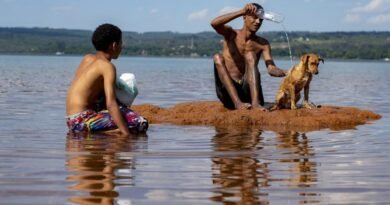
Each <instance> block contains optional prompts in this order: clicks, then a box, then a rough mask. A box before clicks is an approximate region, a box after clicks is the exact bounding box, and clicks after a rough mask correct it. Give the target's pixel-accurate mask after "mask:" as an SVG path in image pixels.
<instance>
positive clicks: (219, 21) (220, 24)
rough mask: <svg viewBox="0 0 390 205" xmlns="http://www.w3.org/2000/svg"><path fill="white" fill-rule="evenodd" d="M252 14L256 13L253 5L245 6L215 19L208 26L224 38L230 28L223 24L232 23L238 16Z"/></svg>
mask: <svg viewBox="0 0 390 205" xmlns="http://www.w3.org/2000/svg"><path fill="white" fill-rule="evenodd" d="M254 13H256V6H254V5H253V4H247V5H245V7H244V8H242V9H240V10H238V11H234V12H231V13H227V14H224V15H221V16H218V17H216V18H215V19H213V20H212V21H211V23H210V25H211V27H213V28H214V30H215V31H216V32H217V33H219V34H221V35H223V36H225V35H226V34H227V33H228V31H229V30H231V27H230V26H227V25H225V24H227V23H228V22H230V21H232V20H233V19H236V18H238V17H240V16H243V15H244V14H254Z"/></svg>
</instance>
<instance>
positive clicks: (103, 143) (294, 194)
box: [0, 56, 390, 205]
mask: <svg viewBox="0 0 390 205" xmlns="http://www.w3.org/2000/svg"><path fill="white" fill-rule="evenodd" d="M80 60H81V57H68V56H52V57H50V56H0V204H7V205H11V204H29V205H31V204H120V205H133V204H167V205H168V204H169V205H175V204H197V205H198V204H282V205H284V204H390V148H389V147H390V126H389V123H390V119H389V117H390V112H389V111H390V106H389V105H390V104H389V101H390V80H389V79H390V63H387V62H343V61H331V60H326V59H325V64H321V65H320V74H319V75H317V76H315V77H314V80H313V82H312V85H311V96H310V97H311V99H312V100H313V101H314V102H315V103H317V104H324V105H338V106H354V107H358V108H361V109H366V110H371V111H374V112H377V113H379V114H381V115H382V119H380V120H378V121H374V122H370V123H369V124H366V125H361V126H358V127H356V129H350V130H337V131H335V130H327V129H325V130H318V131H313V132H307V133H297V132H293V131H291V132H285V133H275V132H272V131H267V130H259V129H255V128H251V129H240V128H235V127H234V126H231V127H207V126H175V125H168V124H153V125H151V127H150V130H149V131H148V134H147V136H138V137H132V138H124V139H123V138H115V137H107V136H104V135H92V136H89V137H87V138H85V139H74V138H69V137H67V135H66V133H67V128H66V126H65V117H64V115H65V95H66V90H67V87H68V85H69V82H70V80H71V78H72V75H73V72H74V70H75V68H76V66H77V65H78V63H79V62H80ZM114 63H115V64H116V65H117V68H118V72H119V73H121V72H133V73H135V75H136V78H137V81H138V87H139V91H140V94H139V96H138V97H137V99H136V100H135V104H142V103H152V104H156V105H159V106H164V107H168V106H172V105H174V104H176V103H179V102H188V101H194V100H196V101H199V100H216V97H215V92H214V83H213V69H212V62H211V59H178V58H127V57H123V58H120V59H119V60H115V61H114ZM276 63H277V65H278V66H280V67H282V68H288V67H289V66H290V61H289V60H278V59H276ZM263 64H264V63H263V62H261V64H260V66H261V69H260V72H261V73H262V83H263V89H264V94H265V99H266V101H268V102H270V101H273V99H274V96H275V93H276V89H277V87H278V86H279V82H280V80H281V79H280V78H273V77H270V76H269V75H268V74H266V72H265V70H264V65H263Z"/></svg>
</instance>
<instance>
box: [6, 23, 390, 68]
mask: <svg viewBox="0 0 390 205" xmlns="http://www.w3.org/2000/svg"><path fill="white" fill-rule="evenodd" d="M91 35H92V31H89V30H72V29H53V28H0V54H24V55H25V54H27V55H82V54H85V53H89V52H94V48H93V46H92V43H91ZM258 35H259V36H261V37H264V38H266V39H267V40H268V41H269V42H270V44H271V47H272V54H273V56H277V57H289V49H288V43H287V42H288V41H287V38H286V34H285V33H284V32H259V33H258ZM288 37H289V38H288V39H289V42H290V45H291V52H292V55H293V56H294V57H297V56H300V55H301V54H304V53H309V52H314V53H318V54H319V55H321V56H322V57H323V58H332V59H364V60H368V59H370V60H383V59H386V60H389V58H390V31H389V32H387V31H386V32H375V31H372V32H305V31H294V32H288ZM123 42H124V45H123V50H122V55H124V56H160V57H165V56H166V57H210V56H212V55H213V54H214V53H217V52H219V51H220V50H221V48H222V44H221V42H222V37H221V36H220V35H218V34H216V33H215V32H211V31H210V32H200V33H177V32H171V31H166V32H145V33H138V32H131V31H124V32H123Z"/></svg>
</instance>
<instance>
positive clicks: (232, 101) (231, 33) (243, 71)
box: [211, 3, 286, 111]
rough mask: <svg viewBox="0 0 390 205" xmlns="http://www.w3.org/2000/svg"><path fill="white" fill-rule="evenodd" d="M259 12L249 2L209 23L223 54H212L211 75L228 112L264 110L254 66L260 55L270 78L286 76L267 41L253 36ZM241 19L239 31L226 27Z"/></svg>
mask: <svg viewBox="0 0 390 205" xmlns="http://www.w3.org/2000/svg"><path fill="white" fill-rule="evenodd" d="M260 9H263V7H262V6H260V5H259V4H256V3H251V4H247V5H245V7H244V8H242V9H241V10H239V11H235V12H231V13H228V14H225V15H222V16H219V17H217V18H215V19H214V20H212V21H211V26H212V27H213V28H214V29H215V31H216V32H217V33H219V34H221V35H222V36H223V37H224V42H223V51H222V54H215V55H214V74H215V83H216V91H217V96H218V98H219V99H220V100H221V102H222V103H223V104H224V106H225V107H226V108H229V109H250V108H252V109H260V110H263V111H267V109H265V108H264V107H263V105H264V97H263V91H262V87H261V81H260V73H259V70H258V67H257V65H258V63H259V59H260V56H261V54H263V59H264V62H265V65H266V67H267V70H268V73H269V74H270V75H271V76H274V77H283V76H285V74H286V72H285V71H283V70H281V69H279V68H278V67H276V65H275V63H274V61H273V59H272V55H271V46H270V44H269V42H268V41H267V40H266V39H264V38H262V37H259V36H257V35H256V32H257V31H258V30H259V28H260V26H261V24H262V23H263V19H261V18H260V17H259V16H257V15H256V12H257V11H258V10H260ZM240 16H243V20H244V25H243V27H242V28H241V29H239V30H235V29H233V28H231V27H230V26H228V25H226V24H227V23H228V22H230V21H232V20H233V19H236V18H238V17H240Z"/></svg>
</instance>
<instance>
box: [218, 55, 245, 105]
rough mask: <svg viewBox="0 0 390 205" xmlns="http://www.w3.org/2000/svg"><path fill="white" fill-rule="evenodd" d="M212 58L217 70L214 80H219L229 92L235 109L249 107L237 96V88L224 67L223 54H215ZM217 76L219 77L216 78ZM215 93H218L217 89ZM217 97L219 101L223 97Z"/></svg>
mask: <svg viewBox="0 0 390 205" xmlns="http://www.w3.org/2000/svg"><path fill="white" fill-rule="evenodd" d="M213 59H214V65H215V70H216V71H217V75H216V76H215V77H216V79H215V80H216V82H217V81H218V80H220V82H221V83H222V85H223V86H224V87H225V88H226V91H227V93H228V94H229V97H230V99H231V101H232V102H233V104H234V108H235V109H248V108H250V104H248V103H243V102H242V101H241V100H240V98H239V97H238V94H237V90H236V88H235V87H234V84H233V80H232V78H231V77H230V75H229V73H228V71H227V69H226V66H225V61H224V59H223V56H222V55H221V54H215V55H214V58H213ZM217 77H218V78H219V79H217ZM216 86H218V85H216ZM217 89H218V87H217ZM217 95H218V90H217ZM218 97H219V98H220V100H221V101H223V99H221V96H218ZM223 103H224V102H223ZM224 104H225V103H224Z"/></svg>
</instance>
